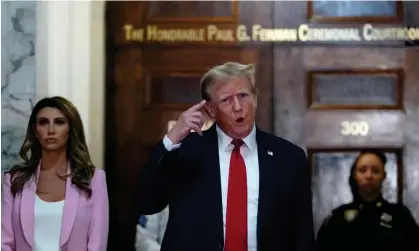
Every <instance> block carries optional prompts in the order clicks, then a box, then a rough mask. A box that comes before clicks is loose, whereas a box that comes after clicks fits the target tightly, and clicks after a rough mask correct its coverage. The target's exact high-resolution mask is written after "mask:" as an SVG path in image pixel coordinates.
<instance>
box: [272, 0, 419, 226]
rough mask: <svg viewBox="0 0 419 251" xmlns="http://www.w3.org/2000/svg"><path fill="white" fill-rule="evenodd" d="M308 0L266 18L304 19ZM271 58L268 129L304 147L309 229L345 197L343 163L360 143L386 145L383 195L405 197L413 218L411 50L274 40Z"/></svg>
mask: <svg viewBox="0 0 419 251" xmlns="http://www.w3.org/2000/svg"><path fill="white" fill-rule="evenodd" d="M308 6H309V5H307V3H305V2H276V3H275V10H274V12H275V18H274V25H275V26H276V27H283V26H286V25H289V26H296V25H298V24H301V23H307V22H308V20H307V15H308V14H309V12H310V8H308ZM358 7H359V6H358ZM348 8H349V7H348ZM331 9H332V8H331ZM348 10H349V9H348ZM376 11H380V8H378V9H376ZM290 13H292V14H290ZM376 20H378V21H383V20H381V19H380V18H379V17H376ZM324 21H325V22H328V24H329V25H330V23H333V22H334V23H335V24H338V23H344V22H354V21H356V20H354V19H344V18H341V19H331V20H330V19H329V20H324ZM361 21H362V20H361ZM366 21H368V20H366ZM384 21H386V20H384ZM316 25H318V26H321V25H322V23H321V22H317V23H316ZM396 46H397V45H396ZM273 61H274V76H273V78H274V85H273V87H274V89H273V93H274V99H275V102H274V107H273V114H274V115H273V121H274V132H275V133H276V134H277V135H279V136H282V137H284V138H286V139H288V140H290V141H292V142H294V143H296V144H298V145H299V146H301V147H302V148H304V149H306V150H307V155H308V158H309V161H310V163H311V168H312V177H313V179H312V182H313V185H312V188H313V211H314V222H315V230H316V231H317V229H318V228H319V226H320V224H321V222H322V221H323V219H324V218H325V217H326V216H327V215H328V214H329V213H330V212H331V210H332V209H333V208H335V207H337V206H339V205H341V204H343V203H347V202H350V201H351V200H352V195H351V193H350V189H349V185H348V177H349V169H350V166H351V164H352V162H353V160H354V158H355V156H356V154H357V153H359V150H361V149H365V148H372V149H378V150H382V151H384V152H386V154H387V157H388V164H387V166H386V168H387V172H388V176H387V179H386V181H385V184H384V188H383V191H384V197H385V198H386V199H388V200H390V201H392V202H397V201H401V202H403V203H404V204H406V205H407V206H408V207H409V208H410V210H411V211H412V213H413V214H414V216H415V218H416V220H418V221H419V193H418V192H417V191H418V178H419V165H418V163H419V155H418V154H417V153H418V152H419V136H418V132H419V107H418V104H419V81H418V80H419V71H418V70H419V52H418V50H417V49H414V48H410V49H405V48H402V47H400V46H398V47H390V46H389V47H383V46H378V45H377V46H367V47H366V46H356V44H355V45H352V46H350V47H348V46H343V45H342V46H340V47H339V46H336V45H333V46H331V45H324V44H323V45H322V44H317V45H316V44H311V45H310V46H288V47H287V46H281V45H275V46H274V58H273Z"/></svg>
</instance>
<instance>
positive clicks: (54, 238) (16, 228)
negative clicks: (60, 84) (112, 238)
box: [1, 97, 109, 251]
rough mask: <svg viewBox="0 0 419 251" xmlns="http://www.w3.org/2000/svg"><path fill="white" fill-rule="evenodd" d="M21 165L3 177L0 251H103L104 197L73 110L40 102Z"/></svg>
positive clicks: (59, 101) (56, 101) (102, 180)
mask: <svg viewBox="0 0 419 251" xmlns="http://www.w3.org/2000/svg"><path fill="white" fill-rule="evenodd" d="M19 154H20V156H21V157H22V158H23V160H24V163H22V164H19V165H16V166H14V167H13V168H12V169H11V170H10V171H9V172H7V173H6V174H5V176H4V181H3V189H2V193H3V196H2V205H1V209H2V210H1V213H2V215H1V237H2V238H1V250H2V251H105V250H106V246H107V239H108V222H109V219H108V216H109V206H108V193H107V188H106V177H105V172H104V171H103V170H100V169H97V168H95V167H94V166H93V164H92V162H91V160H90V156H89V151H88V149H87V145H86V140H85V135H84V130H83V124H82V121H81V118H80V115H79V113H78V111H77V109H76V108H75V107H74V105H73V104H71V102H69V101H68V100H66V99H64V98H62V97H52V98H45V99H42V100H40V101H39V102H38V103H37V104H36V105H35V107H34V109H33V111H32V114H31V116H30V118H29V123H28V129H27V133H26V138H25V140H24V142H23V145H22V148H21V150H20V153H19Z"/></svg>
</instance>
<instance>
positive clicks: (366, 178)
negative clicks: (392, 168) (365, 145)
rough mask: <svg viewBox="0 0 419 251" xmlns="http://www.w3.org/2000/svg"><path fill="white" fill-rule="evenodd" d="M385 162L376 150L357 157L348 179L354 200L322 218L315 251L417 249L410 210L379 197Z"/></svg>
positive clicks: (418, 233)
mask: <svg viewBox="0 0 419 251" xmlns="http://www.w3.org/2000/svg"><path fill="white" fill-rule="evenodd" d="M386 162H387V158H386V156H385V155H384V154H383V153H381V152H377V151H363V152H361V154H360V155H359V156H358V157H357V158H356V160H355V162H354V164H353V165H352V168H351V172H350V176H349V185H350V187H351V191H352V194H353V197H354V200H353V202H352V203H350V204H345V205H342V206H340V207H338V208H336V209H334V210H333V212H332V214H331V216H329V217H328V218H326V219H325V221H324V222H323V224H322V226H321V227H320V230H319V232H318V235H317V240H316V251H346V250H348V251H349V250H351V251H364V250H368V251H375V250H377V251H378V250H379V251H383V250H397V251H398V250H400V251H408V250H419V229H418V226H417V223H416V222H415V220H414V218H413V217H412V214H411V213H410V211H409V209H408V208H407V207H405V206H404V205H402V204H400V203H397V204H393V203H390V202H388V201H386V200H385V199H383V197H382V194H381V186H382V184H383V181H384V179H385V177H386V172H385V168H384V166H385V164H386Z"/></svg>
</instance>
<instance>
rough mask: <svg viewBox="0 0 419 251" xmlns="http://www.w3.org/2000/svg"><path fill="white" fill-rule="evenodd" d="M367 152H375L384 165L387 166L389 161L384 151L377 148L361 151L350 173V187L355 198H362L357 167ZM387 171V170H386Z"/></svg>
mask: <svg viewBox="0 0 419 251" xmlns="http://www.w3.org/2000/svg"><path fill="white" fill-rule="evenodd" d="M365 154H374V155H375V156H377V157H378V159H380V161H381V163H382V164H383V167H385V165H386V163H387V157H386V155H385V154H384V153H382V152H380V151H376V150H363V151H361V153H360V154H359V155H358V157H356V159H355V161H354V163H353V164H352V166H351V171H350V173H349V180H348V181H349V187H350V188H351V192H352V196H353V197H354V200H355V201H356V200H358V199H360V195H359V190H358V183H357V182H356V180H355V169H356V165H357V164H358V161H359V159H360V158H361V157H362V156H363V155H365ZM384 172H385V171H384Z"/></svg>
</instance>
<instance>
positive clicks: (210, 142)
mask: <svg viewBox="0 0 419 251" xmlns="http://www.w3.org/2000/svg"><path fill="white" fill-rule="evenodd" d="M203 137H204V138H203V140H204V144H201V147H203V148H202V151H201V156H202V160H203V164H204V166H205V169H206V173H208V174H209V175H208V176H209V177H208V179H207V180H208V183H207V188H206V189H207V191H208V192H207V195H208V197H207V198H206V199H205V200H206V201H207V203H208V215H211V219H210V221H209V224H210V226H212V227H213V230H214V232H215V233H219V234H220V236H219V237H220V239H221V240H222V239H223V236H224V227H223V204H222V195H221V177H220V158H219V154H218V138H217V131H216V126H215V123H214V124H213V125H212V126H211V127H210V128H209V129H208V130H207V131H206V132H205V134H204V136H203Z"/></svg>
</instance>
